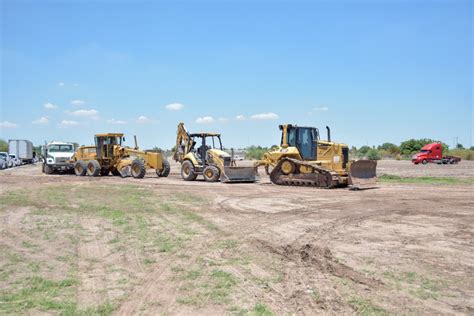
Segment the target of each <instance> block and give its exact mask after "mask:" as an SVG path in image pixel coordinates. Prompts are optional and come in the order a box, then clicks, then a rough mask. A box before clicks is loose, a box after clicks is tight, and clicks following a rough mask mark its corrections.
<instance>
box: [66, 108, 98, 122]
mask: <svg viewBox="0 0 474 316" xmlns="http://www.w3.org/2000/svg"><path fill="white" fill-rule="evenodd" d="M66 113H67V114H69V115H72V116H78V117H88V118H91V119H93V120H97V119H98V118H99V111H97V110H94V109H92V110H76V111H72V112H69V111H67V112H66Z"/></svg>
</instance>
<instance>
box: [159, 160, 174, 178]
mask: <svg viewBox="0 0 474 316" xmlns="http://www.w3.org/2000/svg"><path fill="white" fill-rule="evenodd" d="M170 170H171V167H170V163H169V161H168V160H163V169H161V170H158V169H157V170H156V174H157V175H158V177H167V176H168V175H169V174H170Z"/></svg>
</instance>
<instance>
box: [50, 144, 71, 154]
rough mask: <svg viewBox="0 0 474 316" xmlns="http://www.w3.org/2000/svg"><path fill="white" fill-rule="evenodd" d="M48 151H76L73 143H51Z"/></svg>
mask: <svg viewBox="0 0 474 316" xmlns="http://www.w3.org/2000/svg"><path fill="white" fill-rule="evenodd" d="M48 151H49V152H50V153H70V152H73V151H74V148H73V147H72V145H49V146H48Z"/></svg>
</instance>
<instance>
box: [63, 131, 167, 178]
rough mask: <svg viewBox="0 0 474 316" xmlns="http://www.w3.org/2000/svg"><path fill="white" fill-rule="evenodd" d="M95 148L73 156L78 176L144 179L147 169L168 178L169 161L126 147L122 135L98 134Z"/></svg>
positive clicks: (82, 149) (81, 151) (73, 163)
mask: <svg viewBox="0 0 474 316" xmlns="http://www.w3.org/2000/svg"><path fill="white" fill-rule="evenodd" d="M94 139H95V146H81V147H79V148H78V149H77V150H76V152H75V153H74V155H73V157H72V160H71V164H72V165H73V166H74V173H75V174H76V175H77V176H85V175H88V176H92V177H96V176H99V175H101V176H107V175H109V173H112V174H113V175H115V176H121V177H128V176H132V177H134V178H137V179H139V178H143V177H144V176H145V173H146V169H155V171H156V174H157V175H158V176H159V177H167V176H168V174H169V172H170V164H169V162H168V161H167V160H166V159H165V157H163V155H161V154H160V153H156V152H145V151H142V150H140V149H139V148H138V144H137V138H136V137H135V148H130V147H125V146H123V145H122V142H124V141H125V137H123V134H121V133H108V134H96V135H95V137H94Z"/></svg>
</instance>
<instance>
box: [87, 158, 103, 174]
mask: <svg viewBox="0 0 474 316" xmlns="http://www.w3.org/2000/svg"><path fill="white" fill-rule="evenodd" d="M87 175H88V176H90V177H97V176H98V175H100V164H99V162H98V161H97V160H91V161H89V163H88V164H87Z"/></svg>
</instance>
